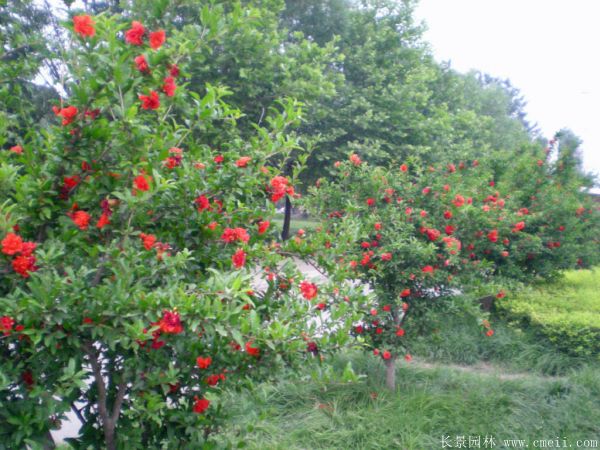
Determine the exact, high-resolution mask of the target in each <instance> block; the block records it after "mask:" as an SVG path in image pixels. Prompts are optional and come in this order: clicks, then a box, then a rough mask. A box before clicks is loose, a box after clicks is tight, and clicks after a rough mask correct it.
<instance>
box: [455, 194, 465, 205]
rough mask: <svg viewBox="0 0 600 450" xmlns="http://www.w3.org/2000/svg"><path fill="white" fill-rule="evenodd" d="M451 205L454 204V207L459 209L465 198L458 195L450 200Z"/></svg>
mask: <svg viewBox="0 0 600 450" xmlns="http://www.w3.org/2000/svg"><path fill="white" fill-rule="evenodd" d="M452 203H453V204H454V206H456V207H457V208H460V207H461V206H462V205H464V204H465V198H464V197H463V196H462V195H460V194H456V195H455V196H454V200H452Z"/></svg>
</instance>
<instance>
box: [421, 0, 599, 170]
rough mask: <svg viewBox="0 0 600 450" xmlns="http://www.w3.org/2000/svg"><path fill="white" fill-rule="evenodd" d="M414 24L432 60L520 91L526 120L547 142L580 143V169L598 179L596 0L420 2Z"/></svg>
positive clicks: (597, 26)
mask: <svg viewBox="0 0 600 450" xmlns="http://www.w3.org/2000/svg"><path fill="white" fill-rule="evenodd" d="M419 3H420V4H419V5H418V7H417V10H416V18H417V20H424V21H425V22H426V24H427V27H428V31H427V32H426V33H425V40H427V41H428V42H429V43H430V44H431V47H432V50H433V52H434V55H435V57H436V59H437V60H439V61H448V60H450V61H451V63H452V67H453V68H454V69H456V70H458V71H460V72H466V71H468V70H470V69H477V70H481V71H483V72H486V73H489V74H490V75H493V76H496V77H500V78H508V79H510V81H511V84H512V85H513V86H514V87H516V88H518V89H520V91H521V93H522V94H523V95H524V97H525V99H526V101H527V106H526V111H527V113H528V120H529V121H530V122H531V123H537V125H538V127H539V128H540V129H541V131H542V134H543V135H545V136H546V137H552V135H553V134H554V132H555V131H558V130H559V129H560V128H563V127H567V128H570V129H571V130H573V132H574V133H575V134H576V135H578V136H579V137H580V138H581V139H582V140H583V145H582V149H583V155H584V167H585V169H586V170H588V171H593V172H596V173H599V174H600V0H420V2H419Z"/></svg>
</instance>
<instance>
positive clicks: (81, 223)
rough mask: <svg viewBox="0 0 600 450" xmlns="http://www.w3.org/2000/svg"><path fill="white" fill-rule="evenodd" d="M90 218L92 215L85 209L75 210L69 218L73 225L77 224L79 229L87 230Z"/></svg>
mask: <svg viewBox="0 0 600 450" xmlns="http://www.w3.org/2000/svg"><path fill="white" fill-rule="evenodd" d="M91 218H92V216H90V215H89V214H88V213H86V212H85V211H75V212H74V213H73V214H71V220H72V221H73V223H74V224H75V225H77V227H79V229H80V230H87V228H88V226H89V224H90V219H91Z"/></svg>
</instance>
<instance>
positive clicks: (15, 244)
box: [2, 233, 23, 255]
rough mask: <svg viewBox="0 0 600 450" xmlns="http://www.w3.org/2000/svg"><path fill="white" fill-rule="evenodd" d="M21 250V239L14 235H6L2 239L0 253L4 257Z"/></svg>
mask: <svg viewBox="0 0 600 450" xmlns="http://www.w3.org/2000/svg"><path fill="white" fill-rule="evenodd" d="M22 250H23V239H21V237H20V236H17V235H16V234H15V233H8V234H7V235H6V237H5V238H4V239H2V253H4V254H5V255H14V254H16V253H19V252H21V251H22Z"/></svg>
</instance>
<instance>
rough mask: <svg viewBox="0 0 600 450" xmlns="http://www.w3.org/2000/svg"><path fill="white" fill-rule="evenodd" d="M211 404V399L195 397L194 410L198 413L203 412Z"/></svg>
mask: <svg viewBox="0 0 600 450" xmlns="http://www.w3.org/2000/svg"><path fill="white" fill-rule="evenodd" d="M209 406H210V400H207V399H205V398H198V397H194V412H195V413H196V414H202V413H203V412H204V411H206V410H207V409H208V407H209Z"/></svg>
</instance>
